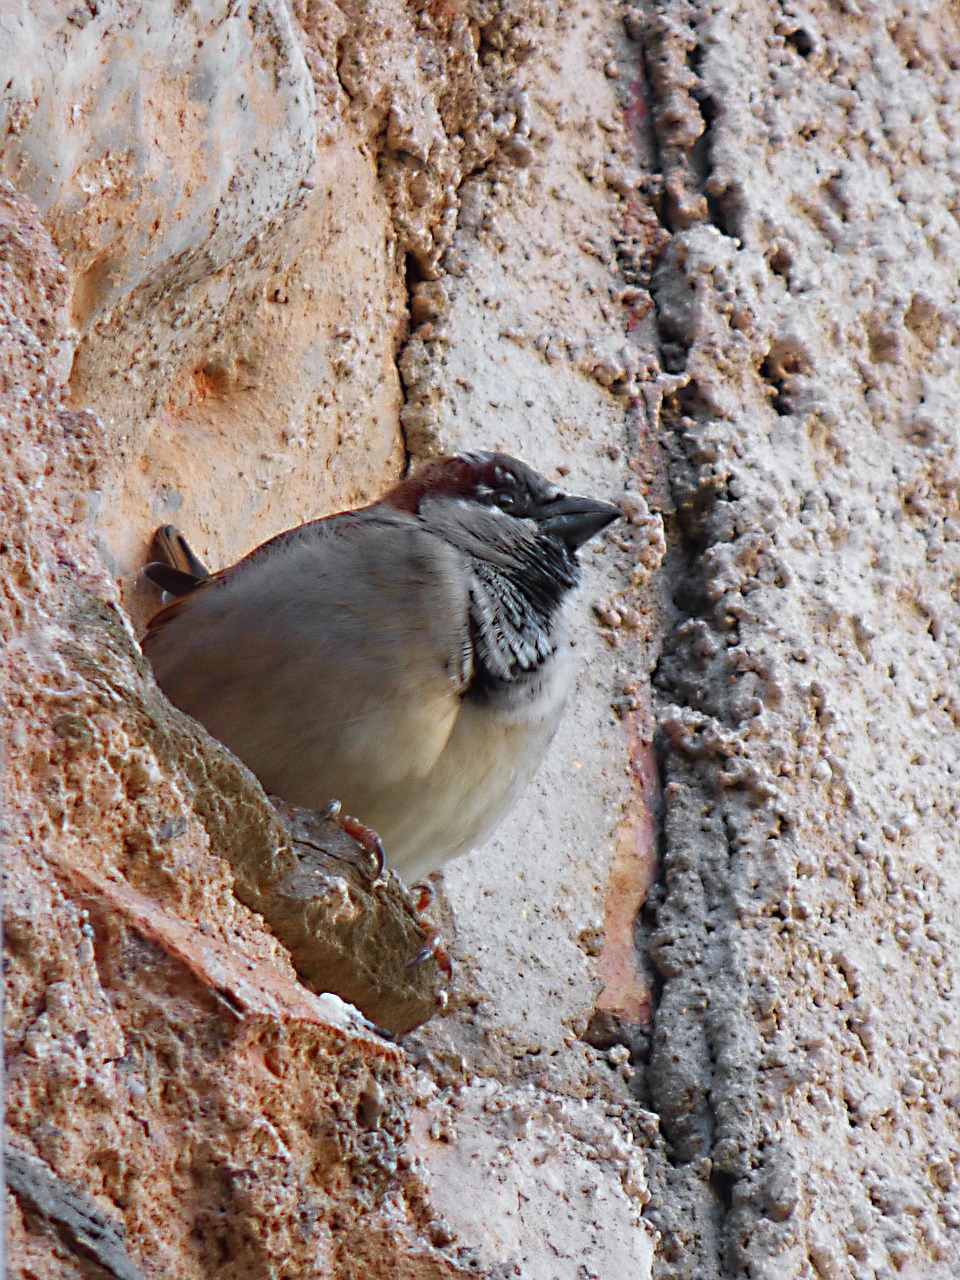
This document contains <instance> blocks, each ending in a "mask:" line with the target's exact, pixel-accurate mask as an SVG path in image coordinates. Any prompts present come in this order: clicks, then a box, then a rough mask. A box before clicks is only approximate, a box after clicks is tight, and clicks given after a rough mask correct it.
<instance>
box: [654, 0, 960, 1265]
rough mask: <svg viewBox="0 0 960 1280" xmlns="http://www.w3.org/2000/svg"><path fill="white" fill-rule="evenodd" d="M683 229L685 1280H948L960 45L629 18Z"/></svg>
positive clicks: (677, 266) (795, 13)
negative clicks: (727, 1278)
mask: <svg viewBox="0 0 960 1280" xmlns="http://www.w3.org/2000/svg"><path fill="white" fill-rule="evenodd" d="M638 22H639V25H640V28H641V30H642V34H643V38H644V49H645V58H646V65H647V66H648V67H649V68H650V73H651V80H652V83H653V85H654V88H655V104H656V105H655V109H654V113H653V114H654V120H655V122H656V128H657V137H658V140H659V144H660V148H661V151H660V154H661V159H662V163H663V167H664V174H665V177H666V178H667V186H668V196H667V199H666V200H665V217H666V219H667V221H668V224H669V226H670V227H671V229H672V230H673V232H674V234H673V238H672V240H671V243H670V246H669V248H668V250H667V252H666V254H665V255H664V258H663V260H662V262H661V265H660V267H659V269H658V272H657V274H656V277H655V280H654V296H655V298H656V302H657V311H658V317H659V323H660V327H661V335H662V350H663V356H664V362H665V364H666V366H667V368H668V369H669V370H670V371H671V373H672V375H673V377H672V379H670V380H669V381H666V380H665V382H664V387H665V390H666V392H667V395H666V400H665V404H664V414H663V422H664V427H665V431H664V439H665V440H667V441H668V442H669V445H670V449H671V453H672V456H671V460H670V465H669V475H670V481H671V489H672V493H673V496H674V499H675V502H676V506H677V519H676V525H675V527H674V529H673V534H674V536H673V538H672V539H671V552H670V559H669V560H668V564H667V573H668V576H669V577H670V579H671V581H672V583H673V584H674V585H673V592H674V600H675V603H676V609H677V617H676V623H675V625H674V627H673V629H672V632H671V634H670V636H669V638H668V642H667V645H666V651H665V654H664V657H663V659H662V661H661V663H660V666H659V670H658V675H657V686H658V690H659V696H660V710H659V713H658V717H659V721H660V724H661V725H662V727H663V731H664V754H663V767H664V782H665V793H664V794H665V821H664V830H663V853H664V878H663V885H662V888H660V889H659V890H658V892H657V895H656V911H655V915H654V917H653V920H652V930H651V934H650V942H651V945H652V948H653V955H654V957H655V959H656V963H657V966H658V968H659V971H660V974H661V977H662V982H663V990H662V995H661V998H660V1001H659V1004H658V1008H657V1013H656V1028H655V1033H654V1040H653V1051H652V1056H651V1064H650V1076H649V1080H650V1090H651V1094H650V1097H651V1100H652V1102H653V1103H654V1105H655V1106H656V1110H657V1111H658V1112H659V1113H660V1115H661V1120H662V1124H663V1130H664V1134H665V1136H666V1138H667V1141H668V1149H669V1151H670V1156H671V1159H670V1163H669V1165H667V1166H665V1169H664V1174H663V1186H662V1189H657V1190H656V1191H655V1197H656V1199H657V1200H658V1201H659V1213H658V1220H659V1224H660V1226H661V1230H662V1231H663V1232H664V1239H663V1241H662V1244H661V1249H660V1254H661V1258H662V1259H663V1274H664V1275H665V1276H684V1277H691V1280H692V1278H693V1277H696V1280H704V1278H705V1277H710V1276H720V1275H738V1276H739V1275H750V1276H757V1277H761V1276H762V1277H773V1276H776V1277H777V1280H781V1278H784V1280H785V1278H786V1277H801V1276H804V1277H806V1276H811V1275H816V1276H822V1277H834V1276H836V1277H839V1276H851V1277H858V1278H861V1277H862V1278H863V1280H866V1277H877V1276H892V1275H894V1274H902V1275H915V1276H921V1275H923V1276H937V1277H944V1278H946V1277H948V1276H953V1275H955V1274H957V1273H958V1270H960V1235H958V1227H960V1213H958V1208H960V1202H958V1200H957V1181H956V1179H957V1166H958V1159H960V1127H958V1123H957V1112H956V1104H957V1098H958V1095H960V1030H958V1028H960V1021H958V1017H957V1013H958V1005H957V999H958V996H957V983H956V974H957V961H956V957H957V954H958V944H960V937H958V933H957V920H958V911H957V901H958V894H960V859H958V849H957V840H956V823H957V816H958V813H960V787H958V781H957V771H958V767H960V754H958V753H960V734H958V720H957V715H956V709H957V703H956V682H957V670H958V666H960V645H958V638H960V627H958V624H960V613H958V599H957V589H956V582H957V568H958V565H960V543H958V536H960V524H958V514H960V510H958V496H960V487H958V483H957V481H958V470H957V460H958V444H960V436H958V428H957V422H956V413H955V406H956V403H957V399H958V393H960V378H958V359H957V356H958V349H957V348H958V340H960V339H958V330H957V324H956V319H957V305H958V291H957V272H956V262H957V260H958V257H960V231H958V226H957V220H956V216H955V214H956V182H957V165H958V154H957V149H956V144H955V137H956V124H957V118H958V117H957V111H958V107H960V102H958V97H957V94H958V83H957V77H956V71H955V67H956V50H957V48H958V41H960V27H958V24H957V20H956V15H955V14H953V13H950V12H948V11H947V10H945V9H938V10H936V11H934V10H932V9H930V8H929V7H927V6H922V5H913V6H904V5H898V4H886V3H881V4H877V5H871V6H869V7H866V6H859V5H854V4H840V5H825V4H816V5H808V6H784V7H783V8H782V11H781V10H772V11H769V12H768V10H767V9H766V8H764V7H761V6H758V5H754V4H750V3H735V4H730V5H725V6H722V7H721V8H720V9H716V8H714V9H712V10H710V11H709V12H708V11H707V10H706V9H704V7H703V6H700V5H694V4H671V5H657V6H655V13H654V14H653V15H652V16H651V17H650V18H649V20H648V19H646V18H642V19H641V18H638Z"/></svg>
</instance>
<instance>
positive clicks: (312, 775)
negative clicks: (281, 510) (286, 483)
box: [144, 511, 472, 804]
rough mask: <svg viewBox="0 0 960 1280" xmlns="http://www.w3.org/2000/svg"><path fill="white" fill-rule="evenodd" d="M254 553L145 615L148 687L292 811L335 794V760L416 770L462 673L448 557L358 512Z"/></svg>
mask: <svg viewBox="0 0 960 1280" xmlns="http://www.w3.org/2000/svg"><path fill="white" fill-rule="evenodd" d="M267 546H268V547H269V553H267V549H266V548H260V549H258V550H257V551H255V552H252V553H251V555H250V556H248V557H247V558H246V559H245V560H242V561H240V562H239V564H237V565H234V566H233V567H232V568H230V569H228V570H225V571H223V572H221V573H220V574H217V575H214V576H213V577H212V578H211V579H210V580H209V581H208V582H204V583H201V584H200V585H198V586H197V587H196V588H195V589H194V590H193V591H191V592H190V593H189V594H188V595H185V596H183V597H182V598H181V599H179V600H176V601H174V602H173V603H172V604H170V605H168V606H167V607H166V608H165V609H162V610H161V611H160V613H159V614H158V615H157V617H156V618H155V619H154V621H153V622H152V623H151V625H150V628H149V630H148V632H147V635H146V637H145V639H144V649H145V652H146V653H147V656H148V657H149V658H150V660H151V662H152V664H153V666H154V670H155V672H156V675H157V679H158V681H159V683H160V685H161V687H162V688H163V689H164V691H165V692H166V693H167V694H168V696H169V697H170V698H171V700H172V701H173V702H174V703H176V704H177V705H178V706H179V707H181V708H182V709H183V710H184V711H187V712H189V713H190V714H191V715H194V716H196V718H197V719H198V720H200V721H201V722H202V723H203V724H204V725H206V727H207V728H208V729H210V731H211V732H212V733H214V734H215V735H216V736H217V737H219V738H220V739H221V740H222V741H224V742H225V743H226V744H227V745H228V746H229V747H231V748H232V749H233V750H234V751H235V752H236V753H237V754H238V755H239V756H240V757H241V758H242V759H243V760H245V761H246V763H247V764H249V765H250V767H251V768H252V769H253V770H254V772H255V773H257V774H258V776H259V777H260V778H261V781H263V782H264V784H265V785H266V786H267V787H268V788H270V787H272V788H273V789H275V790H277V791H278V792H279V793H280V794H283V795H285V796H287V797H288V798H290V799H293V800H298V799H299V802H300V803H305V804H307V803H313V802H315V800H316V795H313V794H311V795H310V796H309V797H308V796H307V795H306V791H307V790H308V789H309V788H310V787H312V786H314V785H316V786H318V787H319V788H320V792H322V791H323V789H324V788H325V787H328V786H333V787H334V789H333V790H328V791H327V794H326V795H325V796H324V797H323V798H324V799H327V798H329V797H330V796H331V795H334V794H337V787H336V785H335V784H336V783H337V779H336V778H335V777H333V774H334V773H335V772H336V770H337V769H338V768H340V767H345V768H347V769H353V770H355V771H362V770H364V769H366V770H367V771H368V772H369V773H370V775H371V781H373V780H374V778H375V776H379V778H380V784H381V785H390V784H396V783H397V782H398V781H399V780H401V779H403V778H410V779H416V778H417V777H423V776H426V774H427V773H428V772H429V771H430V769H431V768H432V767H433V765H434V763H435V762H436V759H437V758H438V757H439V755H440V753H441V752H442V750H443V748H444V747H445V746H446V743H447V741H448V739H449V736H450V734H451V732H452V731H453V726H454V724H455V722H456V717H457V714H458V712H459V706H460V698H461V696H462V693H463V691H464V690H465V688H466V687H467V685H468V683H469V680H470V678H471V675H472V648H471V644H470V633H469V622H468V610H469V591H468V579H467V575H466V573H465V571H464V566H463V563H462V558H461V554H460V553H459V552H457V551H456V550H455V549H454V548H452V547H450V546H449V545H448V544H447V543H446V542H444V541H443V540H441V539H439V538H436V537H435V536H434V535H432V534H430V533H428V532H427V531H426V530H424V529H423V528H422V527H421V526H420V524H419V523H418V522H417V520H416V519H414V518H412V517H409V516H406V515H403V514H400V513H391V512H377V513H374V512H369V511H368V512H364V513H360V514H355V513H345V514H343V515H337V516H332V517H329V518H328V519H326V520H323V521H318V522H315V523H314V524H313V525H311V526H306V527H305V528H304V529H303V530H302V531H294V532H292V533H291V534H288V535H286V536H285V537H284V538H283V540H282V541H281V542H278V543H276V544H275V545H271V544H267ZM344 762H346V763H344ZM328 775H329V777H330V781H329V782H328V781H327V776H328ZM318 778H319V781H317V779H318ZM311 779H313V781H312V782H311ZM339 789H341V790H342V789H343V788H342V787H341V788H339Z"/></svg>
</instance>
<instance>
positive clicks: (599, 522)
mask: <svg viewBox="0 0 960 1280" xmlns="http://www.w3.org/2000/svg"><path fill="white" fill-rule="evenodd" d="M622 515H623V512H622V511H621V510H620V508H619V507H615V506H613V504H612V503H610V502H597V501H596V499H594V498H576V497H573V496H570V495H568V494H563V495H562V496H561V497H559V498H554V499H553V501H552V502H547V503H544V506H543V513H542V514H541V516H540V517H539V520H538V522H537V523H538V524H539V525H540V527H541V528H542V529H545V530H546V531H547V533H550V534H552V535H553V537H555V538H559V539H560V541H561V542H565V543H566V545H567V546H568V547H569V548H570V550H571V551H576V550H577V549H578V547H582V546H583V544H584V543H585V542H589V541H590V539H591V538H592V537H594V535H595V534H598V533H599V532H600V530H601V529H605V528H606V527H607V525H608V524H611V523H612V522H613V521H614V520H619V519H620V518H621V516H622Z"/></svg>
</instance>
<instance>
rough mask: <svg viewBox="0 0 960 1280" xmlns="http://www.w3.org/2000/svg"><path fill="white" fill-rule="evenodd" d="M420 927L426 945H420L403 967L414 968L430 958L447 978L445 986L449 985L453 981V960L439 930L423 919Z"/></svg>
mask: <svg viewBox="0 0 960 1280" xmlns="http://www.w3.org/2000/svg"><path fill="white" fill-rule="evenodd" d="M420 928H421V929H423V931H424V932H425V933H426V935H427V942H426V945H425V946H423V947H421V948H420V950H419V951H418V952H417V954H416V955H415V956H414V957H413V959H412V960H408V961H407V963H406V965H405V966H404V967H405V968H407V969H415V968H417V966H418V965H421V964H426V962H427V961H428V960H432V961H433V962H434V964H436V966H437V968H438V969H439V970H440V972H441V973H442V974H443V975H444V976H445V978H446V979H447V986H449V985H450V983H451V982H453V961H452V960H451V959H450V953H449V951H447V949H446V947H445V946H444V945H443V939H442V938H441V936H440V931H439V929H435V928H434V927H433V925H432V924H427V922H426V921H425V920H421V921H420Z"/></svg>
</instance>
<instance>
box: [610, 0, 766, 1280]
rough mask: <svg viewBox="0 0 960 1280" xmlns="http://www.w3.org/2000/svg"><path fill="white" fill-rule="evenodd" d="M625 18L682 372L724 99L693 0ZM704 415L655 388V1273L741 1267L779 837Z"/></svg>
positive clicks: (725, 500)
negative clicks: (758, 779)
mask: <svg viewBox="0 0 960 1280" xmlns="http://www.w3.org/2000/svg"><path fill="white" fill-rule="evenodd" d="M635 24H636V29H637V35H638V37H639V41H640V49H641V57H642V61H643V66H644V70H645V72H646V81H647V85H648V93H649V106H650V116H651V119H652V121H653V125H654V131H653V132H654V140H653V141H654V151H655V160H656V163H657V164H658V165H659V167H660V171H661V174H662V177H663V198H662V201H661V206H660V210H659V213H660V218H661V221H662V223H663V225H664V226H665V227H666V228H667V229H668V230H670V231H671V232H672V233H673V236H674V239H673V241H672V243H671V246H670V248H669V249H668V250H667V253H666V254H665V255H664V260H663V262H662V263H661V265H660V266H659V267H658V269H657V271H656V272H655V274H654V277H653V281H652V284H651V293H652V296H653V299H654V303H655V308H656V310H655V315H656V319H657V334H658V338H659V341H660V345H661V357H662V361H663V364H664V367H665V368H666V369H667V370H668V371H670V372H673V373H675V374H680V375H682V374H683V372H684V371H686V370H687V368H688V365H689V361H690V356H691V353H692V352H693V351H694V349H695V346H696V341H697V338H696V326H695V323H694V318H693V317H694V313H695V308H696V304H697V301H698V286H697V281H696V279H695V278H694V277H692V276H691V273H690V271H689V270H688V269H687V267H686V263H685V258H684V255H683V253H682V252H681V251H679V247H678V237H680V236H681V235H682V233H683V231H684V230H685V229H687V228H689V227H691V226H692V225H694V224H712V225H713V226H715V227H716V228H717V230H719V231H720V232H721V234H723V235H725V236H735V235H736V231H737V227H738V225H739V209H738V205H737V196H736V193H735V192H730V191H727V190H725V189H724V188H723V187H722V186H721V185H720V184H718V183H716V182H714V181H713V178H712V174H711V146H712V137H711V130H712V126H713V124H714V121H715V120H716V119H717V117H718V114H719V107H718V104H717V103H716V101H715V99H714V98H713V97H712V95H711V94H710V93H709V92H708V91H707V90H706V88H705V86H704V85H703V83H702V81H701V80H700V79H699V72H700V67H701V65H702V60H703V51H702V48H701V46H700V43H699V40H698V33H697V15H696V12H695V9H694V7H693V6H690V5H686V6H681V7H680V9H679V11H678V8H677V6H671V8H670V10H669V12H668V10H667V7H666V6H659V5H658V6H646V7H645V12H644V14H643V17H642V18H641V19H639V20H636V19H635ZM675 385H676V384H675ZM780 391H781V388H780V387H778V388H777V393H778V394H779V393H780ZM711 416H712V415H711V412H710V407H709V405H708V403H707V402H706V400H705V398H704V397H702V396H701V394H700V392H699V389H698V386H697V382H696V378H695V375H690V380H689V381H687V382H686V383H685V384H682V385H680V386H678V387H677V389H676V390H675V391H673V392H672V393H671V394H668V395H667V396H666V398H665V400H664V401H663V402H662V404H661V412H660V416H659V421H660V424H661V428H662V432H661V436H662V439H663V441H664V443H665V445H666V449H667V454H668V461H667V476H668V485H669V488H670V492H671V495H672V497H673V499H674V502H675V505H676V513H677V514H676V518H675V521H674V537H673V539H672V543H673V548H672V551H670V552H668V557H667V560H666V562H665V566H664V569H665V573H666V575H667V577H668V579H669V580H670V581H671V582H672V592H671V594H672V597H673V604H674V607H675V609H676V616H675V621H674V624H673V626H672V628H671V631H670V633H669V635H668V637H667V641H666V643H665V647H664V652H663V655H662V657H661V660H660V662H659V663H658V667H657V670H656V672H655V675H654V687H655V689H656V690H657V691H658V693H659V701H660V707H659V715H658V719H659V725H660V728H659V733H658V743H657V745H658V760H659V765H660V770H661V780H662V788H663V797H664V802H663V813H662V819H661V822H660V827H659V836H660V849H661V858H662V880H661V883H660V884H659V886H658V887H657V891H656V894H655V896H654V897H653V898H652V900H651V902H650V904H649V906H648V908H647V916H648V917H649V920H648V922H645V925H644V929H645V932H646V933H647V935H648V937H649V942H650V950H651V956H652V958H653V960H654V963H655V965H656V968H657V971H658V974H659V977H660V981H659V983H658V989H657V991H656V992H655V993H654V994H655V1002H654V1026H653V1033H652V1044H651V1051H650V1059H649V1065H648V1069H647V1080H646V1086H647V1089H648V1092H649V1098H650V1100H651V1102H652V1105H653V1106H654V1108H655V1110H656V1111H657V1112H658V1113H659V1115H660V1118H661V1129H662V1134H663V1138H664V1147H663V1149H662V1151H658V1152H656V1153H652V1154H653V1161H652V1164H653V1168H652V1169H651V1177H652V1182H653V1188H654V1202H655V1203H656V1202H658V1201H659V1204H658V1205H657V1209H656V1211H655V1212H654V1213H653V1214H651V1215H649V1216H651V1217H652V1218H653V1220H654V1221H655V1222H656V1225H657V1226H658V1227H659V1229H660V1231H661V1245H660V1248H659V1250H658V1254H657V1262H656V1271H655V1274H658V1275H659V1276H660V1277H661V1280H666V1278H667V1277H669V1278H670V1280H679V1278H680V1277H689V1278H690V1280H693V1278H694V1277H695V1278H696V1280H708V1278H709V1277H720V1276H733V1275H737V1274H741V1273H742V1271H741V1265H740V1263H741V1259H740V1257H739V1253H738V1247H737V1238H738V1235H739V1232H740V1229H741V1227H742V1226H743V1225H744V1218H745V1217H747V1218H749V1217H750V1216H751V1214H752V1213H753V1209H752V1207H751V1201H752V1198H753V1191H754V1187H753V1186H752V1184H753V1183H754V1181H755V1175H756V1164H757V1147H758V1140H759V1135H758V1132H757V1121H756V1117H755V1115H754V1102H753V1095H754V1093H755V1089H754V1081H755V1075H756V1068H757V1057H758V1054H757V1044H756V1034H755V1032H754V1030H753V1027H752V1024H751V1020H750V1014H749V1013H748V1011H747V1010H748V1002H749V989H748V976H747V972H746V969H745V966H744V964H743V963H742V960H741V957H740V954H739V952H740V947H739V945H738V932H739V929H740V925H739V920H738V916H739V912H740V909H741V907H742V903H743V899H744V896H745V895H746V896H748V895H749V855H747V856H746V857H745V854H746V852H747V850H748V848H750V847H752V846H754V845H756V844H758V843H759V844H760V845H761V846H762V844H763V843H764V841H765V840H767V839H770V838H776V828H777V822H776V819H775V817H774V815H773V814H772V813H770V812H766V811H765V808H764V805H763V804H762V803H761V804H760V805H757V803H756V801H757V799H758V797H757V796H756V795H755V794H753V786H754V779H753V776H752V774H751V773H750V771H749V769H747V770H743V771H741V775H742V776H739V777H738V776H736V770H732V769H731V764H732V763H733V762H735V761H736V756H735V754H733V742H732V740H733V739H734V738H735V735H736V731H737V715H736V712H735V708H734V707H733V706H732V705H731V700H730V697H729V694H728V690H729V684H730V681H731V679H735V678H736V677H735V675H734V674H733V670H734V668H733V664H732V662H731V661H730V659H732V658H733V655H735V654H736V652H737V650H738V649H739V647H740V626H739V620H738V618H737V616H736V612H735V611H734V613H733V614H731V613H730V612H729V603H730V602H729V599H728V598H727V597H726V596H724V595H720V597H719V599H718V594H717V591H716V589H715V577H716V570H715V567H714V564H713V562H712V558H711V552H712V550H713V549H714V548H715V547H717V546H718V545H719V546H726V548H727V549H729V543H730V541H731V540H735V539H736V538H737V537H738V536H739V531H738V530H737V517H736V497H735V496H734V494H733V493H732V492H731V486H730V484H729V479H730V477H729V475H727V474H725V473H724V470H723V468H722V467H717V466H715V464H716V462H717V457H718V451H717V450H716V449H715V448H714V447H713V446H712V444H711V440H710V436H711ZM718 729H719V733H718V732H717V730H718ZM723 738H728V739H729V740H730V741H727V742H724V741H722V739H723ZM731 774H733V776H731ZM768 807H769V806H768Z"/></svg>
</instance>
